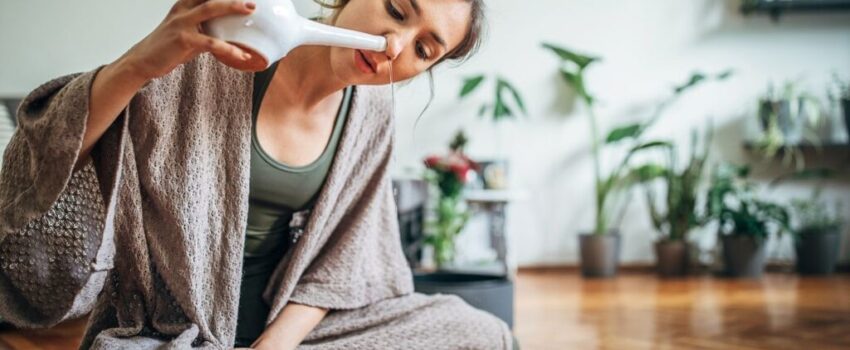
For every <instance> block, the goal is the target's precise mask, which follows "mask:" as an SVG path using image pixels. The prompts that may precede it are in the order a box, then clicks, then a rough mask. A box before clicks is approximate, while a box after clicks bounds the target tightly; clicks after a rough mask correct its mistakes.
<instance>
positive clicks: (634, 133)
mask: <svg viewBox="0 0 850 350" xmlns="http://www.w3.org/2000/svg"><path fill="white" fill-rule="evenodd" d="M642 131H643V125H642V124H640V123H635V124H630V125H626V126H621V127H618V128H615V129H614V130H611V132H609V133H608V136H606V137H605V143H609V144H610V143H615V142H618V141H620V140H623V139H626V138H635V137H638V136H640V134H641V132H642Z"/></svg>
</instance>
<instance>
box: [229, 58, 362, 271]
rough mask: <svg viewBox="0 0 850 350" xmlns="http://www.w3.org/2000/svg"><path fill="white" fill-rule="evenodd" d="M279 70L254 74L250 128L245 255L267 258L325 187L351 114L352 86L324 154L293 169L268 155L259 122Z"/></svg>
mask: <svg viewBox="0 0 850 350" xmlns="http://www.w3.org/2000/svg"><path fill="white" fill-rule="evenodd" d="M276 68H277V62H275V63H274V64H273V65H272V66H271V67H269V69H267V70H265V71H263V72H260V73H257V74H256V75H255V80H254V82H255V83H254V84H255V89H254V107H253V111H252V120H253V121H252V127H251V181H250V195H249V207H248V227H247V229H246V240H245V256H246V257H257V256H267V255H269V254H271V253H273V252H279V251H280V250H281V248H282V247H285V245H284V244H283V241H285V237H286V236H287V235H286V231H287V230H288V228H289V220H290V219H291V216H292V213H293V211H300V210H305V209H310V208H311V207H312V206H313V202H314V201H315V199H316V196H317V195H318V192H319V190H320V189H321V187H322V185H323V184H324V181H325V177H326V175H327V173H328V170H329V169H330V166H331V161H332V160H333V156H334V154H335V153H336V146H337V144H338V142H339V138H340V136H341V135H342V126H343V125H344V123H345V118H346V116H347V114H348V105H349V104H350V100H351V89H352V88H351V87H348V88H346V89H345V91H344V94H343V99H342V103H341V105H340V108H339V112H338V114H337V117H336V121H335V122H334V129H333V132H332V133H331V137H330V140H329V141H328V144H327V146H325V150H324V151H323V152H322V154H321V155H320V156H319V158H317V159H316V160H315V161H313V162H312V163H310V164H307V165H305V166H298V167H293V166H289V165H286V164H283V163H280V162H278V161H275V160H274V159H273V158H272V157H271V156H269V155H268V154H267V153H266V152H265V151H263V148H262V147H261V146H260V143H259V141H258V139H257V130H256V125H257V123H256V121H257V113H258V112H259V109H260V103H261V102H262V99H263V95H264V94H265V92H266V89H267V88H268V84H269V82H270V81H271V78H272V76H273V75H274V72H275V69H276Z"/></svg>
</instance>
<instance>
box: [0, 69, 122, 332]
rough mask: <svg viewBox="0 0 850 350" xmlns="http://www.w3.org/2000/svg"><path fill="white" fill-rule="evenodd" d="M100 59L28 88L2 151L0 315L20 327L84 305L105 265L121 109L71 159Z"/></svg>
mask: <svg viewBox="0 0 850 350" xmlns="http://www.w3.org/2000/svg"><path fill="white" fill-rule="evenodd" d="M101 68H102V66H101V67H98V68H97V69H94V70H92V71H89V72H85V73H78V74H72V75H67V76H63V77H59V78H56V79H53V80H51V81H49V82H47V83H45V84H43V85H41V86H39V87H38V88H36V89H35V90H34V91H32V92H31V93H30V94H29V95H28V96H27V97H26V98H25V99H24V100H23V101H22V103H21V105H20V107H19V109H18V113H17V118H18V129H17V130H16V131H15V134H14V135H13V137H12V139H11V141H10V142H9V145H8V147H7V149H6V151H5V153H4V162H3V166H2V170H0V317H2V318H3V319H5V320H7V321H10V322H12V323H14V324H16V325H18V326H21V327H49V326H52V325H54V324H56V323H59V322H61V321H62V320H65V319H69V318H73V317H76V316H79V315H82V314H84V313H86V312H88V311H89V310H90V309H91V306H92V304H93V302H94V301H95V299H96V297H97V295H98V294H99V293H100V290H101V289H102V286H103V282H104V280H105V278H106V274H107V272H108V270H109V269H111V268H112V259H113V255H114V249H115V248H114V245H113V242H112V237H113V229H112V217H113V216H114V207H115V192H116V191H114V189H115V188H116V186H117V183H118V181H119V169H120V168H121V164H122V159H123V157H122V154H123V152H122V145H123V140H124V139H125V136H126V133H127V131H126V130H127V126H126V119H127V110H126V109H125V110H124V111H123V112H122V114H121V115H120V116H119V117H118V119H117V120H116V121H115V123H113V125H112V126H111V127H110V128H109V129H108V130H107V132H106V133H105V134H104V135H103V136H102V138H101V139H100V140H99V141H98V143H97V144H96V146H95V147H94V149H93V150H92V152H91V157H89V158H88V159H87V160H86V161H85V165H84V166H82V167H79V169H76V170H75V168H74V166H75V163H76V160H77V156H78V154H79V152H80V150H81V148H82V139H83V135H84V133H85V126H86V120H87V118H88V110H89V98H90V94H91V86H92V82H93V81H94V77H95V75H96V74H97V72H98V71H99V70H100V69H101Z"/></svg>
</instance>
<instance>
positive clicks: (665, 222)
mask: <svg viewBox="0 0 850 350" xmlns="http://www.w3.org/2000/svg"><path fill="white" fill-rule="evenodd" d="M708 130H709V131H708V132H707V133H706V135H705V136H704V137H703V141H702V145H701V146H700V145H699V137H698V136H697V132H696V131H693V132H692V134H691V140H692V141H691V149H690V156H689V159H688V162H687V164H686V165H685V166H684V168H682V167H681V166H680V165H679V164H678V161H677V159H678V156H677V149H676V147H675V145H672V144H671V146H670V147H667V148H666V157H665V159H666V162H665V163H661V164H658V163H647V164H644V165H641V166H639V167H637V168H635V169H634V170H633V172H634V173H635V176H636V177H637V178H639V179H640V181H641V182H642V183H644V186H643V187H644V193H645V194H646V201H647V207H648V208H649V216H650V218H651V219H652V224H653V226H654V227H655V229H656V230H657V231H658V233H659V234H660V237H659V239H658V240H657V241H656V243H655V256H656V262H657V266H656V267H657V270H658V273H659V275H661V276H662V277H676V276H684V275H685V274H687V269H688V263H689V251H690V247H689V244H688V241H687V238H688V237H687V236H688V234H689V233H690V232H691V231H692V230H693V229H695V228H697V227H699V226H702V225H703V224H704V223H705V218H704V215H702V214H700V213H699V212H698V208H697V195H698V190H699V186H700V184H701V182H702V181H701V180H702V178H703V174H704V168H705V164H706V161H707V159H708V153H709V146H710V144H711V138H712V137H711V135H712V132H711V130H712V129H711V128H709V129H708ZM653 180H661V181H662V182H663V185H664V186H663V188H664V195H663V199H664V200H663V201H664V207H663V208H659V206H658V197H659V196H658V195H657V194H656V191H655V187H654V186H652V185H653V183H652V182H654V181H653Z"/></svg>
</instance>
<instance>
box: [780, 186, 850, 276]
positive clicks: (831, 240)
mask: <svg viewBox="0 0 850 350" xmlns="http://www.w3.org/2000/svg"><path fill="white" fill-rule="evenodd" d="M832 174H833V171H832V170H831V169H806V170H802V171H797V172H794V173H792V174H789V175H786V176H782V177H779V178H777V179H776V180H774V181H773V183H772V185H776V184H778V183H780V182H783V181H784V180H787V179H795V180H822V179H827V178H830V177H832ZM822 192H823V188H822V187H821V186H820V184H818V185H817V186H816V187H815V190H814V191H813V192H812V195H811V197H809V198H807V199H800V198H795V199H792V200H791V218H792V222H793V223H794V225H793V230H792V233H793V236H794V247H795V251H796V253H797V271H799V272H800V274H803V275H829V274H832V272H833V271H835V264H836V263H837V262H838V250H839V247H840V243H841V228H842V226H843V224H844V222H843V220H842V218H841V217H840V215H839V213H841V212H842V210H841V209H842V208H841V207H842V203H841V202H838V201H837V202H836V203H835V206H834V207H832V208H830V206H829V205H827V203H826V201H825V200H823V199H822V198H821V195H822ZM830 209H832V210H830Z"/></svg>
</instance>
